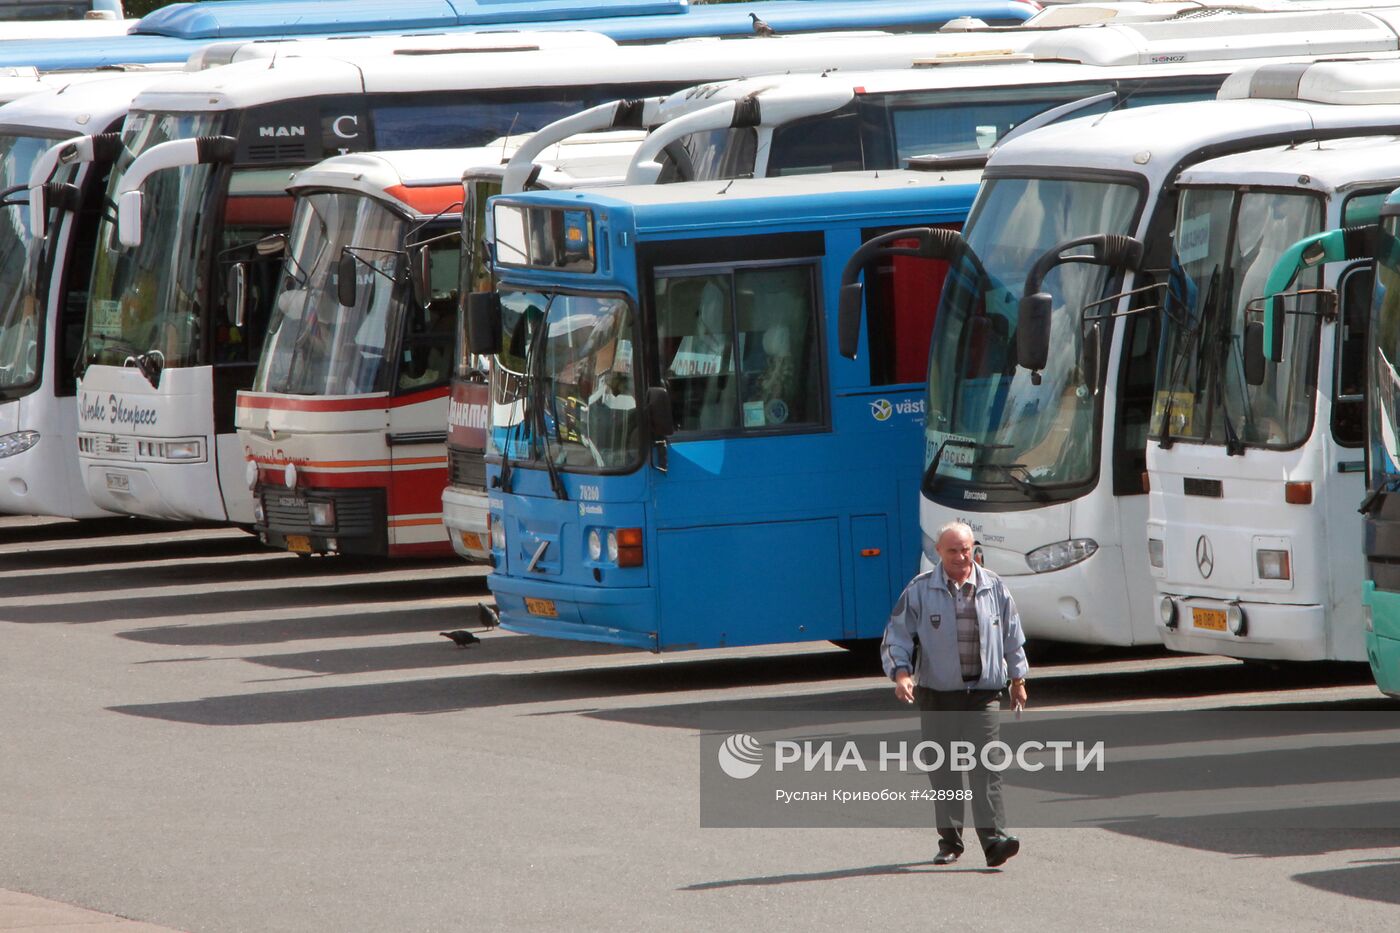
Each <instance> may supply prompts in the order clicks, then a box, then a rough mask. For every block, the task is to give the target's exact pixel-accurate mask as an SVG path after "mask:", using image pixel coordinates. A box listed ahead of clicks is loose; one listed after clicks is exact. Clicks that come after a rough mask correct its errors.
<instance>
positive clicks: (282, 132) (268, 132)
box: [258, 126, 306, 139]
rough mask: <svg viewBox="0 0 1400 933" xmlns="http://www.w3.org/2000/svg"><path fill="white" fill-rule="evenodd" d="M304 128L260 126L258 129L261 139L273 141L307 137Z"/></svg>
mask: <svg viewBox="0 0 1400 933" xmlns="http://www.w3.org/2000/svg"><path fill="white" fill-rule="evenodd" d="M305 135H306V127H304V126H260V127H258V136H259V138H263V137H269V138H272V139H289V138H291V137H296V136H305Z"/></svg>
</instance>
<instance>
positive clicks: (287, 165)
mask: <svg viewBox="0 0 1400 933" xmlns="http://www.w3.org/2000/svg"><path fill="white" fill-rule="evenodd" d="M986 41H987V39H986V38H978V37H975V36H970V35H966V34H958V35H952V36H947V37H942V38H937V39H935V38H933V37H919V36H881V37H871V38H859V37H835V38H828V39H825V40H817V39H812V38H801V37H799V38H793V39H747V40H732V41H729V42H722V43H704V42H694V43H677V44H675V45H668V46H664V47H663V46H649V47H636V48H616V49H610V50H609V51H608V54H607V55H606V56H605V57H604V61H602V62H599V63H598V64H597V66H596V67H592V68H589V69H583V70H581V69H580V68H579V66H578V64H577V62H575V61H573V60H571V59H570V58H569V57H568V56H560V55H558V54H552V53H549V52H545V51H540V52H492V53H489V54H481V55H471V54H465V53H464V54H455V53H448V52H443V53H438V54H435V55H433V56H432V57H431V67H429V65H428V64H427V60H425V58H424V56H423V55H421V54H415V55H408V56H402V55H374V56H371V57H368V58H365V59H363V60H361V61H359V62H358V63H351V62H345V61H333V60H321V59H311V58H295V57H293V58H286V59H276V60H259V61H248V62H242V63H235V64H231V65H226V66H223V67H221V68H216V69H211V70H208V71H201V72H194V73H187V74H180V75H177V76H173V77H171V78H170V79H169V80H168V81H166V82H162V83H160V84H158V85H156V86H154V87H152V88H151V89H150V90H149V91H147V92H146V93H144V94H143V95H141V97H140V98H138V100H137V101H135V102H134V104H133V113H132V115H131V117H130V118H129V119H128V121H127V123H126V126H125V130H124V137H123V138H124V145H125V147H126V149H127V152H126V153H125V154H123V156H122V157H121V159H120V161H119V165H118V170H117V171H116V172H115V173H114V174H113V176H112V181H111V185H110V190H109V196H110V197H111V199H112V200H113V202H114V203H117V204H118V211H117V213H118V214H120V215H121V216H122V221H121V223H119V224H109V227H108V229H106V230H104V232H103V234H102V235H101V236H100V238H99V244H100V246H101V249H100V250H99V251H98V254H97V258H96V263H97V266H96V271H95V273H94V285H93V290H92V294H91V296H90V302H89V315H88V320H87V328H86V343H85V352H84V354H83V359H82V361H81V363H80V366H82V367H83V368H84V374H83V398H82V400H81V401H82V402H83V404H81V405H80V412H79V417H80V422H81V423H82V425H83V427H82V430H83V431H84V432H85V433H86V434H88V435H90V436H87V437H85V438H84V439H83V440H82V443H81V445H80V450H79V454H80V457H81V459H82V463H83V475H84V477H85V481H86V483H87V485H88V489H89V492H90V493H91V494H92V496H93V497H94V500H95V501H96V502H98V503H99V504H100V505H101V506H102V507H104V508H108V509H111V510H115V511H121V512H126V513H131V514H137V515H146V516H150V517H159V518H168V519H177V520H213V521H223V520H228V521H232V522H236V523H239V524H252V522H253V511H252V499H251V496H250V495H249V493H248V485H247V480H246V474H245V470H246V464H245V462H244V459H243V456H242V449H241V446H240V445H239V444H238V442H237V439H236V437H235V436H234V433H233V430H234V423H233V422H234V396H235V393H236V392H237V390H239V389H248V388H251V385H252V375H253V370H254V368H255V366H256V362H257V353H258V349H259V348H260V347H261V346H262V342H263V333H264V328H265V326H266V321H267V316H268V313H269V310H270V307H271V299H272V293H273V286H275V284H276V277H275V267H276V264H277V262H278V259H277V257H268V256H262V257H259V256H257V255H255V254H250V253H249V250H252V244H253V243H254V242H255V241H257V240H258V239H260V238H261V237H263V236H265V235H268V234H271V233H275V232H278V231H285V230H286V228H287V225H288V223H289V222H290V208H291V200H290V198H289V197H288V196H287V195H286V192H285V191H284V190H283V188H284V185H285V182H286V173H287V172H288V170H290V169H295V168H300V167H304V166H307V165H311V164H314V163H315V162H318V161H320V160H321V159H322V158H324V157H325V156H327V155H332V154H336V153H337V152H339V153H345V152H349V151H373V150H381V149H398V148H408V147H414V148H434V149H438V148H455V147H464V146H479V145H481V144H483V143H486V142H488V141H490V140H493V139H497V138H499V137H501V136H503V135H509V134H511V133H522V132H528V131H532V130H534V129H537V128H538V127H540V126H542V125H544V124H546V123H548V122H551V121H552V120H554V119H556V118H557V117H559V116H560V115H561V114H564V113H570V112H573V111H576V110H579V109H583V108H586V107H588V106H590V105H594V104H597V103H599V102H600V101H602V100H612V99H615V98H617V97H632V96H652V95H655V94H657V93H660V92H662V91H670V90H673V89H675V88H677V87H680V86H682V85H689V84H693V83H695V82H696V81H697V80H699V79H701V78H704V77H707V76H715V75H725V74H732V73H734V72H735V71H738V70H740V69H748V68H754V67H762V68H780V69H782V68H790V67H791V68H812V67H825V66H827V65H830V64H833V63H842V62H848V63H851V64H853V65H857V66H859V65H869V64H873V63H874V62H875V61H887V62H897V61H904V62H909V61H912V60H913V59H914V58H916V57H918V56H919V55H920V54H923V50H925V49H927V47H928V45H929V44H930V43H934V42H946V43H947V44H949V45H951V46H953V47H968V46H969V44H976V43H984V42H986ZM757 43H762V45H761V46H759V45H758V44H757ZM760 48H761V50H762V52H761V55H760V53H759V52H758V51H757V50H758V49H760ZM760 58H761V64H759V65H754V64H753V63H754V61H755V60H756V59H760ZM143 189H144V190H143ZM147 203H149V208H148V209H144V212H143V208H142V205H143V204H147ZM114 228H115V229H114ZM147 228H148V230H149V235H144V234H143V229H147ZM176 244H179V248H178V249H176V248H175V245H176ZM234 262H247V263H249V265H248V266H247V273H248V274H249V275H250V276H251V279H250V281H252V282H254V283H257V287H256V288H254V289H253V291H252V293H251V297H250V305H249V307H248V310H247V316H246V320H245V322H244V324H243V325H242V326H237V327H230V326H229V320H230V319H229V318H228V304H227V294H228V288H227V281H226V278H227V275H226V274H227V271H228V268H229V265H230V263H234ZM114 419H115V420H114ZM148 439H150V440H151V441H158V442H159V443H163V444H165V445H166V448H165V449H166V450H167V451H169V450H175V451H177V452H178V454H179V456H178V457H171V456H169V455H168V453H167V454H161V453H160V448H151V447H150V445H149V444H148V443H147V440H148ZM172 444H174V445H176V446H173V447H172V446H171V445H172ZM143 451H145V453H144V455H143ZM152 451H154V452H152Z"/></svg>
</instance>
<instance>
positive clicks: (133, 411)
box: [78, 392, 160, 428]
mask: <svg viewBox="0 0 1400 933" xmlns="http://www.w3.org/2000/svg"><path fill="white" fill-rule="evenodd" d="M78 415H79V420H81V421H84V422H92V421H96V422H105V423H107V424H112V425H120V426H125V427H131V428H134V427H137V426H138V425H143V424H145V425H154V424H156V423H157V422H158V421H159V420H160V413H159V412H158V411H156V409H154V408H142V407H141V406H140V405H133V404H128V403H127V401H126V399H124V398H122V397H121V396H119V395H109V396H107V398H106V399H103V398H102V396H100V395H91V396H90V395H88V393H86V392H84V393H83V394H82V399H81V401H80V402H79V403H78Z"/></svg>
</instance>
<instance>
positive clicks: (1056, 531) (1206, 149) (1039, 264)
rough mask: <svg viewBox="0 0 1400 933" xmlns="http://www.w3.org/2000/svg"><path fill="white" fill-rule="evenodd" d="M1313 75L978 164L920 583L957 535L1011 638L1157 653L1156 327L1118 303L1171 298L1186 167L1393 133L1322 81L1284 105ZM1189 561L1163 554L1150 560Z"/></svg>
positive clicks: (932, 436)
mask: <svg viewBox="0 0 1400 933" xmlns="http://www.w3.org/2000/svg"><path fill="white" fill-rule="evenodd" d="M1317 67H1321V66H1319V65H1312V66H1298V65H1266V66H1248V67H1246V68H1244V69H1241V71H1240V72H1237V73H1236V74H1235V75H1234V76H1232V78H1230V79H1229V80H1228V81H1227V82H1226V84H1225V85H1224V86H1223V87H1222V90H1221V94H1220V96H1221V97H1222V98H1224V99H1222V100H1219V101H1214V102H1201V103H1183V104H1174V105H1167V106H1159V107H1151V108H1147V107H1144V108H1141V109H1138V110H1131V111H1124V112H1114V113H1109V114H1105V115H1102V116H1099V117H1094V118H1084V119H1078V120H1072V121H1068V122H1066V123H1064V124H1061V125H1059V126H1053V127H1047V128H1045V129H1043V130H1041V131H1039V132H1037V133H1032V134H1029V135H1027V136H1025V137H1022V138H1020V139H1017V140H1014V141H1012V142H1010V143H1007V144H1006V145H1005V146H1004V147H1002V148H1000V149H998V150H997V151H996V152H995V153H994V154H993V155H992V157H991V159H990V161H989V162H988V165H987V169H986V178H985V181H984V184H983V187H982V190H981V191H980V193H979V195H978V199H977V203H976V205H975V206H974V208H973V211H972V214H971V215H970V217H969V219H968V223H967V227H966V229H965V231H964V235H963V237H960V238H956V242H954V243H951V244H948V245H947V247H946V249H947V252H948V254H949V255H950V256H952V257H953V258H954V260H955V261H954V268H953V271H952V272H951V273H950V276H949V282H950V283H952V284H951V285H950V286H949V287H948V288H947V289H946V290H945V293H944V296H943V299H942V302H941V304H940V306H939V310H938V316H937V319H936V321H935V324H934V335H933V347H934V350H933V352H932V354H931V355H930V359H929V382H928V397H927V406H928V415H927V424H926V427H925V458H924V459H925V464H926V469H925V473H924V478H923V484H922V490H921V499H920V521H921V523H922V526H923V528H924V531H925V547H926V554H925V560H926V563H925V566H928V565H931V563H932V561H933V560H934V559H935V557H934V555H933V552H932V549H933V542H932V538H931V536H932V534H933V533H934V530H935V529H937V528H938V527H940V526H941V525H942V524H943V523H945V522H947V521H950V520H953V519H961V520H964V521H967V522H968V523H969V524H971V525H972V527H973V529H974V531H975V532H976V535H977V545H978V548H979V551H980V554H981V556H982V558H983V560H984V562H985V563H986V565H987V566H988V567H990V568H992V569H993V570H995V571H996V572H998V573H1000V574H1002V575H1004V576H1006V577H1008V578H1009V579H1010V580H1011V583H1012V586H1013V588H1014V589H1015V590H1016V593H1017V601H1018V603H1019V604H1020V605H1021V607H1022V618H1023V622H1024V624H1025V628H1026V632H1027V634H1028V635H1031V636H1032V637H1039V638H1046V639H1053V640H1064V641H1078V642H1089V643H1100V644H1135V643H1152V642H1158V641H1160V640H1161V633H1162V628H1161V616H1160V615H1159V612H1160V611H1161V610H1162V607H1161V605H1160V604H1159V601H1158V599H1157V598H1156V596H1155V594H1154V592H1153V577H1152V576H1151V574H1150V573H1149V567H1150V561H1149V551H1148V536H1147V534H1146V528H1147V483H1146V482H1145V481H1144V480H1145V478H1146V476H1145V474H1146V469H1147V463H1148V451H1147V447H1148V433H1149V423H1150V422H1151V419H1152V414H1153V411H1154V404H1155V402H1156V400H1157V398H1158V397H1157V395H1156V394H1155V393H1154V389H1153V386H1154V384H1155V382H1156V376H1157V356H1158V353H1157V348H1158V346H1159V344H1160V342H1161V339H1162V330H1161V328H1162V321H1161V316H1160V314H1157V313H1150V312H1146V313H1129V312H1131V311H1134V310H1136V309H1137V308H1138V307H1139V306H1138V305H1133V304H1131V302H1134V301H1136V302H1140V303H1142V304H1141V305H1140V306H1141V307H1145V308H1151V307H1153V306H1152V305H1151V304H1149V303H1148V302H1151V301H1153V300H1156V296H1157V294H1158V293H1159V292H1160V291H1162V290H1163V289H1169V288H1170V287H1171V282H1172V270H1171V249H1170V244H1171V232H1172V230H1173V229H1174V227H1175V226H1176V217H1177V201H1178V187H1177V182H1178V180H1179V178H1180V176H1181V173H1182V172H1183V171H1184V170H1186V169H1187V168H1189V167H1191V166H1192V165H1194V164H1196V163H1199V162H1203V161H1205V160H1206V159H1209V158H1215V157H1220V156H1223V155H1226V154H1229V153H1231V152H1239V151H1248V150H1254V149H1259V148H1261V147H1264V146H1271V145H1288V144H1295V143H1296V144H1300V145H1301V144H1302V143H1305V142H1314V141H1317V140H1326V139H1332V138H1338V137H1343V136H1355V135H1360V134H1378V133H1386V132H1394V131H1395V130H1397V129H1400V106H1397V105H1393V104H1361V103H1358V104H1349V103H1348V102H1349V101H1353V100H1367V99H1378V100H1384V99H1386V97H1387V94H1386V92H1385V91H1384V90H1377V89H1371V91H1370V93H1365V94H1363V93H1359V92H1358V91H1357V90H1356V89H1355V88H1352V87H1350V86H1348V85H1347V84H1345V83H1340V82H1341V78H1340V77H1339V83H1334V84H1331V85H1328V86H1327V87H1325V88H1319V89H1318V90H1317V92H1316V93H1313V92H1312V91H1311V90H1307V91H1305V92H1300V91H1297V90H1293V89H1294V88H1298V87H1299V86H1300V84H1299V81H1298V80H1297V79H1298V76H1299V75H1303V74H1306V73H1307V72H1308V71H1309V70H1310V69H1312V68H1317ZM1337 74H1338V75H1339V76H1345V74H1347V72H1345V71H1344V70H1339V71H1338V72H1337ZM1285 76H1290V77H1287V78H1285ZM1308 87H1309V88H1310V87H1311V85H1309V86H1308ZM1300 97H1303V98H1310V99H1299V98H1300ZM1131 237H1136V238H1137V245H1133V244H1130V243H1128V242H1127V239H1128V238H1131ZM1081 244H1082V245H1083V248H1084V249H1092V250H1093V252H1092V253H1090V254H1085V253H1083V252H1081V250H1080V245H1081ZM1141 244H1146V251H1145V253H1144V252H1143V248H1142V246H1141ZM1095 262H1097V263H1100V264H1099V265H1096V264H1095ZM1125 266H1126V267H1127V268H1128V271H1127V272H1126V273H1124V274H1123V276H1122V278H1123V286H1122V289H1121V291H1123V292H1125V293H1126V294H1127V296H1125V297H1124V298H1123V299H1122V300H1121V302H1120V301H1119V300H1117V299H1115V300H1114V301H1111V302H1108V303H1104V302H1102V301H1101V299H1102V298H1104V297H1105V296H1108V295H1115V294H1117V293H1119V292H1120V288H1119V287H1117V285H1116V283H1117V282H1118V280H1119V278H1120V276H1119V271H1120V270H1121V269H1122V268H1123V267H1125ZM1178 277H1179V274H1178ZM1023 291H1024V296H1023V294H1022V293H1023ZM857 307H858V306H857ZM1086 309H1087V310H1086ZM1110 312H1112V313H1111V314H1110ZM1003 330H1004V331H1005V332H1007V333H1009V334H1011V335H1012V338H1013V339H1012V341H1011V342H1012V344H1013V345H1014V346H1015V353H1014V355H1012V356H1008V357H1007V358H1006V359H1005V360H1004V361H1003V362H1001V363H1000V364H997V363H991V364H988V363H983V362H976V363H974V362H973V361H972V360H971V359H970V357H969V349H968V348H969V345H971V344H978V343H980V342H982V341H983V340H984V339H985V338H986V335H987V334H989V333H993V332H995V333H1001V332H1002V331H1003ZM845 349H848V350H853V349H854V348H853V347H847V348H845ZM1161 417H1164V418H1166V419H1167V421H1168V422H1169V423H1170V419H1171V417H1173V416H1172V415H1171V414H1170V413H1167V414H1165V415H1163V416H1161ZM1159 420H1160V418H1159ZM1282 486H1283V484H1281V483H1279V484H1278V487H1279V488H1276V489H1275V490H1274V491H1275V492H1277V493H1279V494H1280V500H1279V501H1280V508H1282V507H1283V505H1285V504H1286V503H1285V501H1284V500H1283V496H1282V493H1283V489H1282ZM1260 547H1263V545H1260ZM1190 556H1191V555H1189V554H1188V555H1179V554H1173V553H1171V552H1170V549H1168V552H1167V554H1166V559H1167V560H1169V561H1180V560H1183V559H1189V558H1190ZM1240 558H1241V559H1245V560H1248V558H1245V557H1244V555H1240ZM1217 559H1220V558H1219V557H1217Z"/></svg>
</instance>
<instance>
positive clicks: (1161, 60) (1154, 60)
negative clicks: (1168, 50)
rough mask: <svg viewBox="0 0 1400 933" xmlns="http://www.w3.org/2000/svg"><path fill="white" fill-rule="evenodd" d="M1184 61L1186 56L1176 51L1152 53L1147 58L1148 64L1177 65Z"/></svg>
mask: <svg viewBox="0 0 1400 933" xmlns="http://www.w3.org/2000/svg"><path fill="white" fill-rule="evenodd" d="M1184 61H1186V56H1185V55H1183V54H1181V53H1180V52H1177V53H1175V54H1164V55H1153V56H1151V57H1150V58H1148V60H1147V63H1148V64H1149V65H1179V64H1181V63H1182V62H1184Z"/></svg>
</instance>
